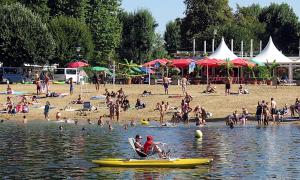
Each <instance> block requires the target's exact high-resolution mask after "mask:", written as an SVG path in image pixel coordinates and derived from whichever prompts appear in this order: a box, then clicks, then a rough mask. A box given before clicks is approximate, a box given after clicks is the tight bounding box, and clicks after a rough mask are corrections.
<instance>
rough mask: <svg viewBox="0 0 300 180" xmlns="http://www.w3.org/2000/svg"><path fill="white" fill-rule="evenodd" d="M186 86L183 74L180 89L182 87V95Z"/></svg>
mask: <svg viewBox="0 0 300 180" xmlns="http://www.w3.org/2000/svg"><path fill="white" fill-rule="evenodd" d="M186 86H187V78H186V77H185V76H183V77H182V79H181V89H182V94H183V95H185V93H186Z"/></svg>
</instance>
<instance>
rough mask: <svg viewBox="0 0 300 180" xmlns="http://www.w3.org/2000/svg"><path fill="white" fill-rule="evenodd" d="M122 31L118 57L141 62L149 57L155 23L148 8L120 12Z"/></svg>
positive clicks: (153, 38)
mask: <svg viewBox="0 0 300 180" xmlns="http://www.w3.org/2000/svg"><path fill="white" fill-rule="evenodd" d="M119 18H120V20H121V22H122V26H123V28H122V29H123V31H122V42H121V46H120V50H119V51H120V58H121V59H132V60H134V62H136V63H139V64H142V63H143V62H144V60H149V59H151V53H152V52H153V51H151V50H152V48H153V43H154V40H155V27H156V26H157V24H156V23H155V20H154V18H153V16H152V15H151V13H150V12H149V11H148V10H145V9H140V10H138V11H136V12H135V13H126V12H125V13H124V12H123V13H122V14H121V15H120V16H119Z"/></svg>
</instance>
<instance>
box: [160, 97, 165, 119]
mask: <svg viewBox="0 0 300 180" xmlns="http://www.w3.org/2000/svg"><path fill="white" fill-rule="evenodd" d="M159 113H160V117H159V122H160V124H162V123H163V122H164V115H165V102H164V101H162V102H161V104H160V105H159Z"/></svg>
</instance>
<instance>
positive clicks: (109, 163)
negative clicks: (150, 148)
mask: <svg viewBox="0 0 300 180" xmlns="http://www.w3.org/2000/svg"><path fill="white" fill-rule="evenodd" d="M212 160H213V159H210V158H190V159H179V158H178V159H141V160H140V159H99V160H93V161H92V162H93V163H95V164H98V165H99V166H103V167H128V168H129V167H144V168H150V167H156V168H193V167H196V166H199V165H203V164H209V163H210V162H212Z"/></svg>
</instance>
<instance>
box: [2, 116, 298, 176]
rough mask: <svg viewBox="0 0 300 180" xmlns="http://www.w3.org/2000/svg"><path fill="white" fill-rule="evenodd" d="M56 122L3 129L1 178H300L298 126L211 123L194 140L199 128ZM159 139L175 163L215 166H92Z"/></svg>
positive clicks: (130, 154)
mask: <svg viewBox="0 0 300 180" xmlns="http://www.w3.org/2000/svg"><path fill="white" fill-rule="evenodd" d="M63 126H64V130H63V131H62V132H61V131H59V129H58V124H56V123H53V122H52V123H51V122H31V123H29V124H27V125H23V124H18V123H16V122H5V123H2V124H0V167H1V168H0V177H3V178H8V179H20V178H24V177H27V178H28V179H33V178H38V179H43V178H46V177H48V178H77V177H79V178H87V179H100V178H112V179H194V178H213V179H214V178H225V177H232V178H234V179H239V178H245V177H246V178H251V179H252V178H264V179H265V178H288V179H294V178H299V177H300V173H299V172H300V148H299V143H300V128H299V126H296V125H288V124H287V125H281V126H270V127H267V128H264V127H260V128H259V127H256V126H255V125H254V124H253V125H248V126H245V127H235V128H233V129H229V128H227V127H225V126H224V125H223V123H210V124H208V125H207V126H206V127H203V128H202V129H201V130H202V132H203V134H204V136H203V138H202V139H198V140H197V139H195V138H194V131H195V130H196V128H195V127H192V125H191V126H184V125H181V126H180V127H178V128H147V127H135V128H130V129H129V130H128V131H125V130H124V129H123V128H122V127H121V126H120V127H115V129H114V130H113V131H112V132H110V131H108V129H107V128H100V127H98V126H96V125H85V126H84V127H85V129H86V130H85V131H82V127H83V125H78V126H75V125H73V124H63ZM136 134H140V135H142V136H143V137H144V139H143V140H145V136H147V135H153V136H154V137H155V141H161V142H167V143H168V144H169V146H170V147H171V149H172V153H173V157H191V158H193V157H212V158H213V159H214V161H213V163H212V164H211V165H205V166H200V167H198V168H194V169H163V170H162V169H136V168H134V169H133V168H129V169H126V168H98V167H97V166H96V165H94V164H92V163H91V160H93V159H98V158H105V157H109V158H130V157H133V156H134V153H133V152H132V150H131V148H130V147H129V145H128V141H127V138H128V137H133V136H135V135H136Z"/></svg>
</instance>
